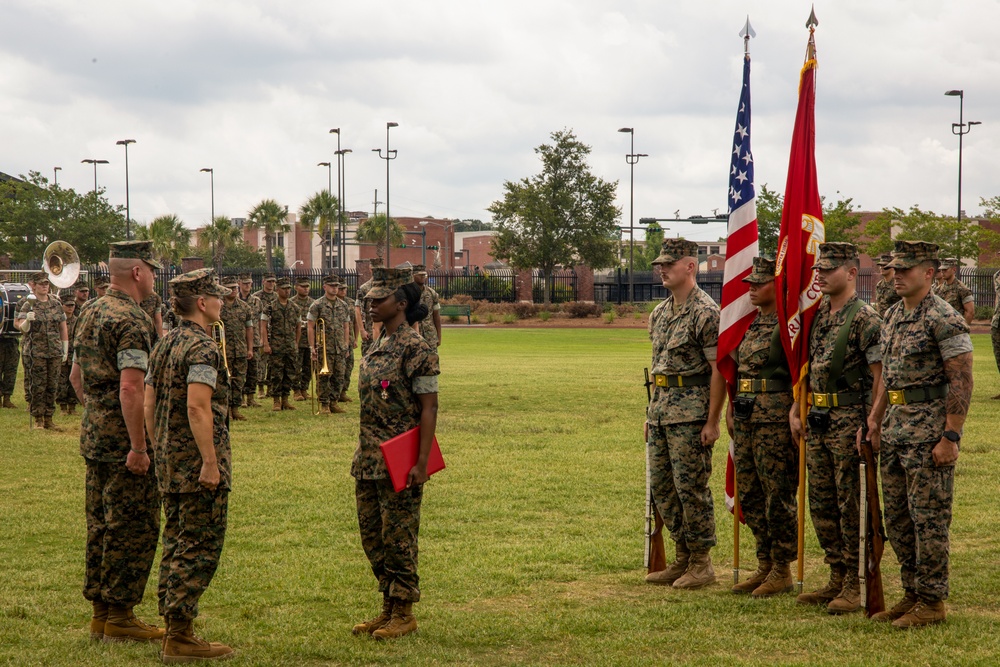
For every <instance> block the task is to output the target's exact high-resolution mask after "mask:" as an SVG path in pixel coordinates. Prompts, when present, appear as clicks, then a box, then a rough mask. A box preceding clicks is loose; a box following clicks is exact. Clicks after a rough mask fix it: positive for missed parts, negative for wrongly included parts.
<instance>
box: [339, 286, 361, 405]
mask: <svg viewBox="0 0 1000 667" xmlns="http://www.w3.org/2000/svg"><path fill="white" fill-rule="evenodd" d="M338 295H339V298H340V300H341V301H342V302H343V303H344V306H346V316H347V331H348V341H347V349H346V350H344V388H343V389H342V390H341V392H340V398H339V399H337V400H339V401H340V402H341V403H350V402H351V401H352V399H351V397H350V396H348V395H347V390H348V389H350V388H351V375H352V374H353V373H354V350H355V348H357V346H358V339H357V335H356V334H355V333H354V332H355V330H356V329H357V318H358V314H357V311H356V310H355V308H354V301H352V300H351V299H348V298H347V281H346V280H345V281H342V282H341V283H340V291H339V292H338Z"/></svg>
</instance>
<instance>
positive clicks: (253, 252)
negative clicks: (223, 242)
mask: <svg viewBox="0 0 1000 667" xmlns="http://www.w3.org/2000/svg"><path fill="white" fill-rule="evenodd" d="M192 252H193V253H194V255H195V256H196V257H201V258H202V259H203V260H205V264H206V265H209V264H211V263H212V262H213V261H214V260H213V257H212V248H211V246H209V245H207V244H202V245H201V246H199V247H197V248H195V249H194V250H193V251H192ZM266 267H267V260H266V259H265V258H264V253H263V252H261V251H260V250H258V249H257V248H254V247H253V246H251V245H249V244H247V243H246V242H244V241H240V242H239V243H237V244H235V245H232V246H229V247H228V248H226V253H225V254H224V255H222V264H221V268H223V269H263V268H266Z"/></svg>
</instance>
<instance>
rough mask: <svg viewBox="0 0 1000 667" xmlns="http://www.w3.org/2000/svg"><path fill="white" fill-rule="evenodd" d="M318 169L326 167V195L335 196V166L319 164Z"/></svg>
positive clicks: (317, 164) (324, 163)
mask: <svg viewBox="0 0 1000 667" xmlns="http://www.w3.org/2000/svg"><path fill="white" fill-rule="evenodd" d="M316 166H317V167H326V194H328V195H332V194H333V165H331V164H330V163H329V162H317V163H316Z"/></svg>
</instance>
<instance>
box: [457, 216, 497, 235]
mask: <svg viewBox="0 0 1000 667" xmlns="http://www.w3.org/2000/svg"><path fill="white" fill-rule="evenodd" d="M451 228H452V229H454V230H455V231H456V232H482V231H487V230H490V229H493V228H494V227H493V225H491V224H490V223H488V222H483V221H482V220H477V219H475V218H466V219H465V220H455V221H453V222H452V223H451Z"/></svg>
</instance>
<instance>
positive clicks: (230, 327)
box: [220, 276, 259, 421]
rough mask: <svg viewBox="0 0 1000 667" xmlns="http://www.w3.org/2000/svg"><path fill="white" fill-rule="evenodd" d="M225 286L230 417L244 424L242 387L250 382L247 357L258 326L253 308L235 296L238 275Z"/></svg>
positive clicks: (223, 313) (223, 282)
mask: <svg viewBox="0 0 1000 667" xmlns="http://www.w3.org/2000/svg"><path fill="white" fill-rule="evenodd" d="M222 286H223V287H225V288H226V289H228V290H230V293H229V296H227V297H225V302H224V303H223V304H222V312H221V315H220V319H221V320H222V324H223V325H224V326H225V327H226V363H227V364H228V366H229V373H230V377H229V408H230V417H232V418H233V419H235V420H237V421H244V420H245V419H246V417H244V416H243V415H242V414H240V406H241V405H242V404H243V391H244V390H243V387H244V385H245V384H246V381H247V355H248V354H249V352H250V349H251V346H252V345H253V330H254V329H256V328H257V327H256V326H255V324H256V321H255V320H254V317H253V312H252V311H251V310H250V306H249V305H248V304H247V303H246V302H245V301H241V300H240V298H239V297H237V296H236V293H237V291H238V290H239V280H238V279H237V278H236V277H235V276H232V277H229V278H225V279H223V281H222ZM258 321H259V320H258ZM248 330H249V342H248V336H247V334H248Z"/></svg>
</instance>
